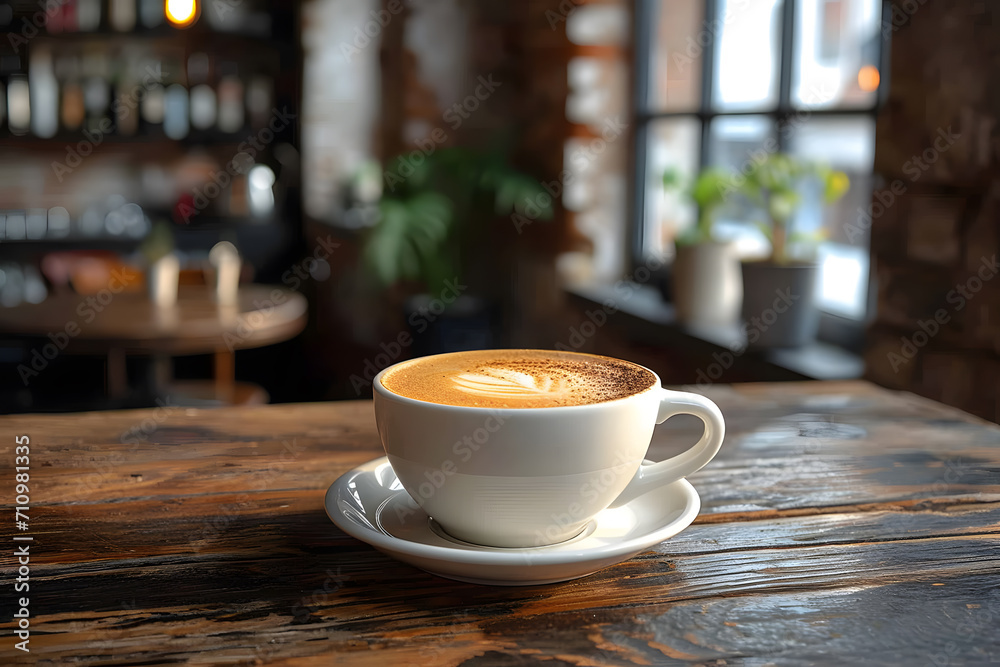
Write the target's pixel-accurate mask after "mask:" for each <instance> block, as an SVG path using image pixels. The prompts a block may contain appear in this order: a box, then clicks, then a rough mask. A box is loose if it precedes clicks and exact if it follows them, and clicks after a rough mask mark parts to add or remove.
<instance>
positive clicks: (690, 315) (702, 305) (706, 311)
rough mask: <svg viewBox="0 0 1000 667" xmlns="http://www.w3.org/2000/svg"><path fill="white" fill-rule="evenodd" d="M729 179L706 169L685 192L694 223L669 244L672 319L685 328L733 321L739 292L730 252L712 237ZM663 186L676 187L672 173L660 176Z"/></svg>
mask: <svg viewBox="0 0 1000 667" xmlns="http://www.w3.org/2000/svg"><path fill="white" fill-rule="evenodd" d="M731 179H732V176H731V175H730V174H729V173H728V172H726V171H725V170H723V169H719V168H714V167H713V168H708V169H704V170H702V172H701V173H700V174H699V175H698V178H697V179H695V181H694V183H693V184H692V185H691V187H690V188H689V189H688V190H687V195H688V197H690V199H691V200H692V201H693V202H694V203H695V204H696V205H697V207H698V220H697V223H696V224H695V226H694V227H693V228H690V229H688V230H687V231H685V232H683V233H681V234H680V235H678V237H677V238H676V239H674V244H675V247H676V254H675V256H674V263H673V269H672V276H671V278H672V280H671V297H672V301H673V304H674V308H675V310H676V312H677V319H678V320H679V321H680V322H683V323H684V324H687V325H691V326H716V325H731V324H735V323H736V321H737V318H738V317H739V312H740V302H741V299H742V292H743V287H742V284H741V279H740V266H739V258H738V256H737V254H736V246H735V244H734V243H732V242H723V241H719V240H717V239H716V238H715V237H714V236H713V233H712V227H713V224H714V222H715V216H716V214H717V212H718V209H719V207H720V206H721V205H722V204H723V203H725V193H726V185H727V184H728V183H729V182H730V181H731ZM663 186H664V189H665V190H670V189H672V188H677V187H679V186H680V178H679V176H678V174H677V172H676V171H674V170H672V169H671V170H667V171H666V172H664V174H663Z"/></svg>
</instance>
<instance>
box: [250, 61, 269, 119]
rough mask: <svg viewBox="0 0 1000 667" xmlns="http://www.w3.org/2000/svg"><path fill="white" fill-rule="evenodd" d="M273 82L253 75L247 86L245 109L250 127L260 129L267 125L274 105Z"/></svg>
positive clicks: (267, 78)
mask: <svg viewBox="0 0 1000 667" xmlns="http://www.w3.org/2000/svg"><path fill="white" fill-rule="evenodd" d="M273 99H274V80H273V79H271V77H269V76H265V75H263V74H255V75H254V76H253V77H252V78H251V79H250V85H249V86H247V109H248V110H249V112H250V126H251V127H253V128H261V127H264V126H265V125H267V121H268V119H269V118H270V116H271V107H272V106H273V105H274V102H273Z"/></svg>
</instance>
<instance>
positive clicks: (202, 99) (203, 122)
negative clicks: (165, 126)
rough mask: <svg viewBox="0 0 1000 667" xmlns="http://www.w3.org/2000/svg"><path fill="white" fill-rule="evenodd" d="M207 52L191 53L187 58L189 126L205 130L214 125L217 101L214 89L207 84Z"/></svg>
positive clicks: (208, 67) (208, 66) (208, 64)
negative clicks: (189, 86) (189, 99)
mask: <svg viewBox="0 0 1000 667" xmlns="http://www.w3.org/2000/svg"><path fill="white" fill-rule="evenodd" d="M209 69H210V63H209V58H208V54H206V53H204V52H198V53H192V54H191V57H190V58H188V81H189V82H190V83H191V126H192V127H194V128H195V129H197V130H207V129H209V128H211V127H213V126H214V125H215V119H216V115H217V107H218V105H217V102H216V98H215V90H214V89H213V88H212V86H211V85H209V83H208V82H209Z"/></svg>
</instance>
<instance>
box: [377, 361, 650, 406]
mask: <svg viewBox="0 0 1000 667" xmlns="http://www.w3.org/2000/svg"><path fill="white" fill-rule="evenodd" d="M381 383H382V386H383V387H385V388H386V389H388V390H389V391H390V392H392V393H394V394H399V395H400V396H404V397H406V398H413V399H416V400H420V401H428V402H431V403H440V404H444V405H456V406H464V407H486V408H552V407H560V406H571V405H586V404H588V403H601V402H604V401H613V400H616V399H619V398H626V397H628V396H631V395H632V394H637V393H639V392H642V391H646V390H647V389H649V388H651V387H652V386H654V385H655V384H656V375H654V374H653V373H652V372H651V371H649V370H647V369H645V368H643V367H642V366H638V365H636V364H633V363H631V362H628V361H623V360H621V359H612V358H610V357H600V356H597V355H592V354H581V353H577V352H561V351H557V350H470V351H468V352H452V353H450V354H439V355H434V356H430V357H421V358H417V359H412V360H410V361H405V362H402V363H400V364H397V365H396V366H394V367H392V368H390V369H387V370H386V371H384V374H383V376H382V378H381Z"/></svg>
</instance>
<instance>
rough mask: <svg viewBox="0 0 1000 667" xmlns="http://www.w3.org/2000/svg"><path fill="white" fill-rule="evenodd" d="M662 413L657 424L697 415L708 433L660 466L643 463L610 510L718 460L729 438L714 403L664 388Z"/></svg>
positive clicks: (698, 396)
mask: <svg viewBox="0 0 1000 667" xmlns="http://www.w3.org/2000/svg"><path fill="white" fill-rule="evenodd" d="M660 391H661V392H663V394H662V395H661V396H660V411H659V413H658V414H657V415H656V423H657V424H662V423H663V422H665V421H666V420H668V419H670V418H671V417H673V416H674V415H694V416H695V417H698V418H699V419H701V421H702V422H703V423H704V424H705V431H704V433H702V436H701V439H700V440H698V442H697V443H695V445H694V446H693V447H692V448H691V449H689V450H687V451H685V452H682V453H680V454H678V455H676V456H672V457H671V458H669V459H667V460H666V461H660V462H659V463H650V464H646V463H643V464H642V465H640V466H639V469H638V470H637V471H636V473H635V476H633V477H632V481H630V482H629V483H628V486H626V487H625V490H624V491H622V492H621V495H619V496H618V497H617V498H615V500H614V502H613V503H611V507H619V506H621V505H623V504H625V503H627V502H629V501H631V500H634V499H635V498H638V497H639V496H641V495H642V494H644V493H646V492H647V491H650V490H651V489H653V488H655V487H659V486H665V485H667V484H670V483H671V482H676V481H677V480H679V479H680V478H682V477H687V476H688V475H690V474H692V473H695V472H697V471H699V470H701V469H702V468H704V467H705V465H706V464H707V463H708V462H709V461H711V460H712V459H713V458H715V455H716V454H718V453H719V448H720V447H722V438H723V437H724V436H725V435H726V422H725V421H724V420H723V419H722V412H721V411H720V410H719V406H717V405H716V404H715V403H713V402H712V401H710V400H708V399H707V398H705V397H704V396H701V395H699V394H692V393H689V392H686V391H671V390H669V389H661V390H660Z"/></svg>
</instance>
